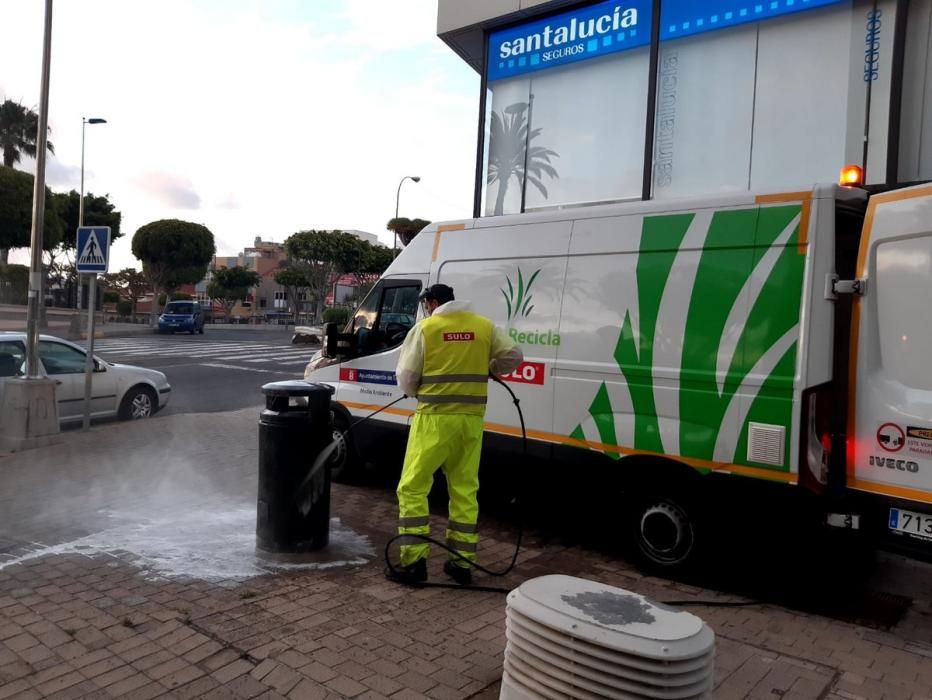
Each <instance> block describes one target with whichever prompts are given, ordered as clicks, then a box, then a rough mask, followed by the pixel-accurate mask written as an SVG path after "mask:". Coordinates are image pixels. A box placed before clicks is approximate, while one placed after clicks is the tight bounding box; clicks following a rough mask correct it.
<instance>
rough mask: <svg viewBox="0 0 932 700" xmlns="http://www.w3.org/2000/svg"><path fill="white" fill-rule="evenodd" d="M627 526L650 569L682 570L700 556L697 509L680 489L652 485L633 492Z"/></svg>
mask: <svg viewBox="0 0 932 700" xmlns="http://www.w3.org/2000/svg"><path fill="white" fill-rule="evenodd" d="M629 529H630V531H631V535H632V539H633V540H634V543H635V545H636V546H637V552H638V555H639V556H640V558H641V560H642V562H643V563H644V564H645V565H646V566H647V567H648V568H650V569H653V570H655V571H658V572H666V573H682V572H685V571H688V570H689V569H690V568H691V567H692V566H693V565H694V564H695V563H696V561H697V560H698V559H699V555H700V548H701V545H702V537H703V534H704V526H703V524H702V521H701V516H700V509H699V507H698V506H697V505H696V504H695V503H694V502H693V501H692V500H691V499H690V498H688V497H687V496H685V495H684V494H683V493H682V492H681V491H668V490H666V489H663V490H661V489H660V488H659V487H653V488H648V489H645V490H644V491H642V492H640V493H638V494H636V496H635V498H634V503H633V507H632V509H631V516H630V521H629Z"/></svg>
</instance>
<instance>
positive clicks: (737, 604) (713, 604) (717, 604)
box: [343, 374, 763, 608]
mask: <svg viewBox="0 0 932 700" xmlns="http://www.w3.org/2000/svg"><path fill="white" fill-rule="evenodd" d="M489 378H490V379H492V381H494V382H495V383H496V384H500V385H501V386H502V387H504V389H505V391H507V392H508V394H509V395H510V396H511V400H512V403H514V405H515V410H516V411H517V412H518V420H519V421H520V423H521V452H522V456H523V458H524V461H525V463H526V462H527V459H528V449H527V428H526V426H525V423H524V412H523V411H522V410H521V399H519V398H518V397H517V395H516V394H515V392H514V391H512V389H511V387H510V386H508V385H507V384H506V383H505V382H504V381H502V379H500V378H499V377H496V376H495V375H494V374H489ZM406 398H408V397H407V396H402V397H401V398H400V399H397V400H395V401H392V402H391V403H390V404H387V405H385V406H383V407H382V408H380V409H379V410H377V411H374V412H373V413H370V414H369V415H367V416H364V417H362V418H360V419H358V420H356V421H354V422H353V423H352V424H350V426H349V427H348V428H347V429H346V430H345V431H343V436H344V437H345V436H346V435H348V434H349V433H350V432H351V431H352V430H353V428H355V427H356V426H357V425H359V424H360V423H364V422H366V421H367V420H369V419H370V418H373V417H375V416H377V415H378V414H380V413H382V411H385V410H386V409H388V408H391V407H392V406H394V405H395V404H397V403H400V402H401V401H404V400H405V399H406ZM515 503H516V504H518V505H520V504H521V499H520V497H519V498H517V499H515ZM402 537H404V538H411V537H413V538H416V539H419V540H422V541H424V542H427V543H430V544H432V545H436V546H437V547H440V548H441V549H444V550H446V551H447V552H448V553H450V554H451V555H453V556H454V557H456V558H458V559H460V560H461V561H463V562H465V563H466V564H468V565H469V566H470V567H471V568H473V569H476V570H478V571H481V572H482V573H484V574H486V575H487V576H493V577H496V578H503V577H505V576H507V575H508V574H510V573H511V572H512V570H513V569H514V568H515V564H517V562H518V555H519V554H520V553H521V543H522V541H523V539H524V517H523V515H520V514H519V520H518V537H517V539H516V541H515V551H514V554H513V555H512V557H511V563H510V564H508V566H507V567H506V568H505V569H504V570H502V571H492V570H490V569H487V568H485V567H484V566H481V565H480V564H478V563H477V562H474V561H472V560H470V559H467V558H466V557H464V556H463V555H462V554H460V553H459V552H457V551H456V550H454V549H452V548H451V547H449V546H447V544H446V543H445V542H441V541H439V540H436V539H433V538H432V537H429V536H428V535H396V536H394V537H392V538H391V539H390V540H389V541H388V542H387V543H386V544H385V565H386V566H387V568H388V570H389V571H391V572H392V574H395V575H397V573H398V569H396V568H395V565H394V564H393V563H392V560H391V556H390V550H391V546H392V544H394V543H395V542H396V541H398V540H399V539H401V538H402ZM405 585H408V586H411V587H413V588H457V589H461V590H462V589H467V590H470V591H476V592H478V593H504V594H506V595H507V594H508V593H510V592H511V590H510V589H508V588H499V587H496V586H481V585H473V584H470V585H465V586H464V585H462V584H458V583H428V582H418V583H405ZM661 604H662V605H669V606H672V607H688V606H697V607H709V608H743V607H752V606H758V605H762V604H763V603H762V602H761V601H756V600H748V601H718V600H668V601H661Z"/></svg>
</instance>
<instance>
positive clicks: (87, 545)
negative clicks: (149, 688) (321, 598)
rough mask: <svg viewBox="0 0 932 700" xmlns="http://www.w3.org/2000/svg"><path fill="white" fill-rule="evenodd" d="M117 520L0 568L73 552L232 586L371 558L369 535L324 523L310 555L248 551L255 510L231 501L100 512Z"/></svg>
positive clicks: (155, 573) (156, 575) (3, 561)
mask: <svg viewBox="0 0 932 700" xmlns="http://www.w3.org/2000/svg"><path fill="white" fill-rule="evenodd" d="M104 514H105V515H106V516H107V517H109V518H110V519H112V520H114V521H118V522H119V521H122V522H120V524H117V525H115V526H114V527H111V528H107V529H105V530H102V531H100V532H96V533H94V534H92V535H88V536H86V537H82V538H79V539H76V540H72V541H71V542H65V543H62V544H57V545H51V546H45V545H41V544H37V545H34V548H33V549H32V550H31V551H29V552H26V553H24V554H19V555H17V556H9V555H8V556H7V557H2V556H0V571H2V570H3V569H5V568H7V567H9V566H13V565H14V564H20V563H24V562H27V561H30V560H34V559H38V558H41V557H47V556H53V555H61V554H66V555H67V554H71V555H73V554H80V555H82V556H87V557H95V556H100V555H104V556H112V557H115V558H117V559H120V560H124V561H127V562H128V563H131V564H132V565H134V566H136V567H138V568H140V569H141V570H142V573H143V575H144V576H145V577H146V578H147V579H148V580H162V579H169V578H189V579H199V580H202V581H208V582H211V583H221V582H230V583H235V582H237V581H242V580H245V579H250V578H255V577H257V576H264V575H267V574H273V573H281V572H286V571H308V570H324V569H333V568H337V567H346V566H362V565H364V564H367V563H368V562H369V561H370V559H371V558H372V557H374V556H375V550H374V549H373V547H372V544H371V543H370V542H369V538H368V537H366V536H365V535H360V534H357V533H356V532H354V531H353V530H351V529H349V528H348V527H347V526H345V525H343V524H342V523H341V522H340V519H339V518H332V519H331V521H330V542H329V544H328V546H327V547H326V548H324V549H322V550H320V551H317V552H309V553H304V554H289V555H280V554H269V553H266V552H261V551H258V550H256V509H255V507H254V506H253V507H251V508H248V507H244V506H235V507H231V508H229V509H226V510H223V511H220V512H217V511H213V512H211V511H206V510H204V509H198V508H196V507H194V508H190V509H185V510H184V511H178V512H173V513H167V514H165V515H162V516H161V517H153V518H140V517H139V514H138V513H135V514H130V513H121V512H116V511H108V512H105V513H104Z"/></svg>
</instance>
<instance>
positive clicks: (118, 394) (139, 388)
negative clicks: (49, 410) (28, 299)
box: [0, 332, 172, 423]
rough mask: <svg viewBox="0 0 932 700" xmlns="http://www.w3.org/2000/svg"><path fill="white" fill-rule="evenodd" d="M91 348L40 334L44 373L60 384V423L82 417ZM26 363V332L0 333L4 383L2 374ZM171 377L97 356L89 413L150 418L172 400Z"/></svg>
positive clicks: (14, 374) (15, 371) (13, 372)
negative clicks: (87, 360) (87, 362)
mask: <svg viewBox="0 0 932 700" xmlns="http://www.w3.org/2000/svg"><path fill="white" fill-rule="evenodd" d="M86 358H87V351H86V350H85V349H84V348H82V347H81V346H80V345H75V344H74V343H69V342H68V341H67V340H62V339H61V338H56V337H54V336H49V335H43V336H40V337H39V361H40V364H41V366H42V371H43V374H44V375H45V376H47V377H49V378H50V379H55V380H56V381H57V382H58V387H57V389H56V392H55V394H56V397H57V399H58V417H59V420H60V421H61V422H63V423H64V422H68V421H75V420H81V419H82V418H83V417H84V363H85V361H86ZM25 361H26V334H25V333H10V332H6V333H0V386H2V382H3V378H4V377H17V376H22V373H23V371H24V366H25ZM171 390H172V388H171V385H170V384H169V383H168V378H167V377H166V376H165V375H164V374H162V373H161V372H158V371H156V370H154V369H145V368H143V367H134V366H133V365H118V364H113V363H111V362H106V361H105V360H102V359H100V358H99V357H96V356H95V357H94V375H93V379H92V382H91V416H92V417H94V418H108V417H110V416H114V415H118V416H119V417H120V418H122V419H124V420H136V419H139V418H148V417H150V416H152V415H155V412H156V411H158V410H159V409H160V408H162V407H164V406H165V404H167V403H168V397H169V396H170V394H171Z"/></svg>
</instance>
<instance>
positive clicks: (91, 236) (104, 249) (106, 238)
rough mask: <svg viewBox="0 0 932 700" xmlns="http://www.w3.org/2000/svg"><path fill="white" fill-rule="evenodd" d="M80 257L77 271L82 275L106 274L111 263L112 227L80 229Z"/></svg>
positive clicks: (77, 261) (86, 227)
mask: <svg viewBox="0 0 932 700" xmlns="http://www.w3.org/2000/svg"><path fill="white" fill-rule="evenodd" d="M77 250H78V257H77V258H76V259H75V269H76V271H77V272H80V273H88V272H90V273H96V272H106V271H107V265H108V263H109V262H110V227H109V226H81V227H80V228H78V246H77Z"/></svg>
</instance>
